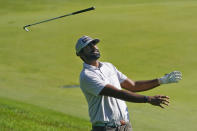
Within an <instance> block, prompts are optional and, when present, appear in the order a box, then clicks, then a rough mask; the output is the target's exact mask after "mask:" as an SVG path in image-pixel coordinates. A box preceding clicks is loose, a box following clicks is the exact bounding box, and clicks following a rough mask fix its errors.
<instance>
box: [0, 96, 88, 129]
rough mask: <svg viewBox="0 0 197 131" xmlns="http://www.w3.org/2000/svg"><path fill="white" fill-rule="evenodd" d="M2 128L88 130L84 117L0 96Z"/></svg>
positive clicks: (0, 121) (0, 123) (0, 127)
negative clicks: (80, 117) (76, 116)
mask: <svg viewBox="0 0 197 131" xmlns="http://www.w3.org/2000/svg"><path fill="white" fill-rule="evenodd" d="M0 112H1V113H0V125H1V126H0V130H1V131H9V130H17V131H27V130H31V131H38V130H40V131H46V130H47V131H54V130H56V131H62V130H65V131H87V130H90V124H89V122H88V121H85V120H83V119H79V118H75V117H72V116H69V115H65V114H63V113H58V112H55V111H52V110H48V109H44V108H41V107H38V106H33V105H30V104H25V103H21V102H18V101H14V100H10V99H5V98H0Z"/></svg>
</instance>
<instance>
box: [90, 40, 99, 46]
mask: <svg viewBox="0 0 197 131" xmlns="http://www.w3.org/2000/svg"><path fill="white" fill-rule="evenodd" d="M99 42H100V40H99V39H94V40H92V41H91V42H89V43H88V44H90V43H92V44H95V45H96V44H97V43H99Z"/></svg>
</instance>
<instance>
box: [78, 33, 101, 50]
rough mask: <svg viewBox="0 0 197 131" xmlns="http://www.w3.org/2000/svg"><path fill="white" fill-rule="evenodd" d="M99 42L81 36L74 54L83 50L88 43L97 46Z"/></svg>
mask: <svg viewBox="0 0 197 131" xmlns="http://www.w3.org/2000/svg"><path fill="white" fill-rule="evenodd" d="M99 41H100V40H99V39H92V38H91V37H89V36H82V37H81V38H79V39H78V41H77V43H76V46H75V50H76V53H79V52H80V51H81V49H83V48H84V47H85V46H87V45H88V44H90V43H93V44H97V43H98V42H99Z"/></svg>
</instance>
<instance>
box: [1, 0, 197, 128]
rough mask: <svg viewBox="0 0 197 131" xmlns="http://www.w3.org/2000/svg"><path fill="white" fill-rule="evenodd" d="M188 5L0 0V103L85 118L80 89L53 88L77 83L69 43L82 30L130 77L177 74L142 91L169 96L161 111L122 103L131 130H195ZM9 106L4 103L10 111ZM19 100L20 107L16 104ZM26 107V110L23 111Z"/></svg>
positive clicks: (191, 6)
mask: <svg viewBox="0 0 197 131" xmlns="http://www.w3.org/2000/svg"><path fill="white" fill-rule="evenodd" d="M93 5H94V6H96V10H95V11H91V12H86V13H83V14H80V15H76V16H72V17H67V18H63V19H59V20H56V21H51V22H48V23H44V24H40V25H37V26H33V27H31V28H30V30H31V31H30V32H25V31H24V30H23V29H22V27H23V26H24V25H27V24H31V23H34V22H37V21H41V20H44V19H48V18H52V17H55V16H60V15H63V14H67V13H70V12H73V11H77V10H80V9H83V8H87V7H91V6H93ZM196 7H197V2H196V1H194V0H149V1H145V0H125V1H124V2H122V1H120V0H113V1H112V0H108V1H104V0H99V1H88V0H84V1H83V2H82V1H79V0H73V1H63V0H56V1H52V0H43V1H38V0H34V1H32V0H28V1H25V0H17V1H3V0H0V14H1V21H0V28H1V30H0V36H1V39H0V97H1V103H2V102H3V101H6V100H7V99H8V100H9V99H11V100H13V101H18V102H19V103H27V104H29V105H34V106H35V107H36V106H39V107H41V108H46V110H53V111H55V112H56V113H57V112H59V113H60V114H62V115H61V116H63V115H65V116H67V115H68V116H72V117H79V118H80V119H83V120H84V121H87V120H89V118H88V107H87V103H86V101H85V97H84V96H83V94H82V92H81V91H80V89H79V88H73V89H65V88H60V87H62V86H64V85H78V84H79V82H78V75H79V73H80V71H81V69H82V62H81V60H80V59H79V58H77V57H76V56H75V51H74V48H75V42H76V40H77V39H78V38H79V37H81V36H82V35H89V36H91V37H98V38H100V39H101V43H100V44H99V45H98V46H99V48H100V51H101V55H102V56H101V61H109V62H111V63H113V64H114V65H115V66H116V67H117V68H118V69H119V70H120V71H122V72H123V73H124V74H126V75H127V76H128V77H130V78H131V79H133V80H139V79H152V78H155V77H161V76H162V75H163V74H165V73H167V72H170V71H173V70H180V71H181V72H182V73H183V80H182V81H181V82H180V83H179V84H173V85H164V86H161V87H160V88H157V89H154V90H152V91H148V92H144V93H142V94H146V95H155V94H165V95H169V96H170V97H171V106H170V107H169V108H167V109H166V110H160V109H159V108H156V107H152V106H151V105H147V104H133V103H128V107H129V112H130V117H131V122H132V125H133V127H134V130H135V131H141V130H146V131H163V130H169V131H172V130H173V131H174V130H176V131H186V130H191V131H195V130H196V129H197V126H196V125H195V123H196V122H197V119H196V116H197V110H196V109H197V106H196V104H195V103H196V102H195V101H196V96H197V94H196V91H195V90H196V89H195V86H196V85H197V82H196V81H195V78H196V77H197V75H196V74H197V71H196V66H197V60H196V58H195V56H197V53H196V50H197V46H196V41H197V38H196V34H197V30H196V29H197V27H196V26H195V24H196V22H197V18H196V13H195V12H197V8H196ZM1 103H0V104H1ZM13 103H14V102H7V103H6V104H4V105H6V106H11V107H13V108H18V106H17V105H13ZM25 105H26V104H21V108H20V109H22V108H23V106H24V109H25V107H26V106H25ZM3 109H4V110H7V111H8V112H9V111H11V110H9V109H7V108H5V107H4V108H3ZM44 110H45V109H43V110H42V111H43V112H45V111H44ZM28 111H29V112H31V113H32V114H34V110H32V111H31V108H28ZM53 111H51V112H49V113H48V114H47V115H46V116H47V117H48V116H50V115H49V114H50V113H52V112H53ZM31 113H30V114H31ZM41 114H42V113H41ZM52 114H53V113H52ZM0 115H3V113H2V111H0ZM30 116H31V115H30ZM32 116H34V115H32ZM46 116H43V117H44V118H43V119H45V118H46ZM61 116H60V117H61ZM41 117H42V116H40V119H42V118H41ZM54 117H56V116H54ZM4 118H6V119H7V120H9V119H10V118H11V117H8V115H7V116H5V117H4ZM12 118H13V117H12ZM17 119H18V118H17ZM17 119H14V118H13V122H14V121H16V122H17V123H18V124H19V125H23V124H22V123H25V122H26V120H24V121H23V122H22V119H23V118H20V119H21V123H20V121H17ZM58 119H59V118H58ZM62 119H63V118H62ZM76 119H77V118H76ZM60 120H61V118H60ZM49 121H50V120H49ZM62 121H64V120H62ZM13 122H12V123H13ZM79 122H80V121H79ZM79 122H78V123H79ZM5 123H7V124H9V122H4V124H5ZM30 123H31V122H30ZM85 123H86V122H85ZM15 126H16V125H13V126H12V127H13V128H15ZM0 127H1V125H0ZM35 127H36V126H35ZM86 127H89V125H88V123H86V124H85V125H84V129H85V128H86ZM24 128H26V127H25V125H24ZM32 128H34V127H32ZM43 128H51V127H43ZM40 130H42V129H40Z"/></svg>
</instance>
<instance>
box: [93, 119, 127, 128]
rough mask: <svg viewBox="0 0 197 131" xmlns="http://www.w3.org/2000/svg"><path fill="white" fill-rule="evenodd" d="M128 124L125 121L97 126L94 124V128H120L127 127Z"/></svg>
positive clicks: (98, 124)
mask: <svg viewBox="0 0 197 131" xmlns="http://www.w3.org/2000/svg"><path fill="white" fill-rule="evenodd" d="M127 123H128V122H126V121H124V120H121V121H119V122H113V123H95V124H92V127H97V126H99V127H105V126H107V127H119V126H123V125H126V124H127Z"/></svg>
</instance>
